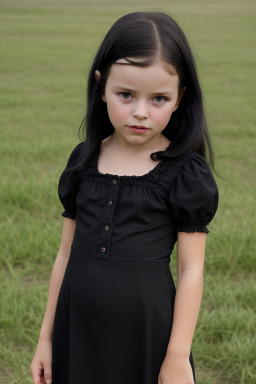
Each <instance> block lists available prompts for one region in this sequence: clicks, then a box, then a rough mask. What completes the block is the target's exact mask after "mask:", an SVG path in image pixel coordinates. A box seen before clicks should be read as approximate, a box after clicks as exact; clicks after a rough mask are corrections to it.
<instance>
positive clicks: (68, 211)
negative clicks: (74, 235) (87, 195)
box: [58, 143, 82, 219]
mask: <svg viewBox="0 0 256 384" xmlns="http://www.w3.org/2000/svg"><path fill="white" fill-rule="evenodd" d="M81 144H82V143H79V144H78V145H77V146H76V147H75V148H74V149H73V151H72V152H71V155H70V156H69V159H68V162H67V165H66V167H65V169H64V171H63V172H62V174H61V176H60V179H59V185H58V195H59V199H60V201H61V203H62V205H63V208H64V212H62V216H63V217H69V218H70V219H75V218H76V196H77V193H78V189H79V177H78V172H77V171H68V168H71V167H73V166H75V165H76V164H77V160H78V155H79V152H80V148H81Z"/></svg>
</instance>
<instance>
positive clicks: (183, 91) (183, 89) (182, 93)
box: [173, 87, 186, 112]
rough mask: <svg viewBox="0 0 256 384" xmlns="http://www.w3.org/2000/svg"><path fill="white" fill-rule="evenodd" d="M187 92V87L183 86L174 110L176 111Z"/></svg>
mask: <svg viewBox="0 0 256 384" xmlns="http://www.w3.org/2000/svg"><path fill="white" fill-rule="evenodd" d="M185 92H186V87H183V88H182V90H181V91H180V94H179V96H178V100H177V103H176V105H175V107H174V109H173V112H175V111H176V110H177V109H178V106H179V104H180V102H181V99H182V97H183V96H184V94H185Z"/></svg>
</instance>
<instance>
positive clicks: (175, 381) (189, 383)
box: [157, 355, 194, 384]
mask: <svg viewBox="0 0 256 384" xmlns="http://www.w3.org/2000/svg"><path fill="white" fill-rule="evenodd" d="M157 384H194V378H193V372H192V368H191V365H190V362H189V358H188V357H180V356H177V357H176V356H170V355H166V357H165V359H164V361H163V363H162V366H161V369H160V372H159V375H158V383H157Z"/></svg>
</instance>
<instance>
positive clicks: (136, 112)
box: [133, 101, 149, 119]
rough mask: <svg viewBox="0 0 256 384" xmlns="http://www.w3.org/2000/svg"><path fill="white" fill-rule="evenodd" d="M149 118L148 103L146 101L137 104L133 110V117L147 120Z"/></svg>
mask: <svg viewBox="0 0 256 384" xmlns="http://www.w3.org/2000/svg"><path fill="white" fill-rule="evenodd" d="M148 116H149V113H148V108H147V103H146V102H145V101H141V102H137V103H136V104H135V105H134V109H133V117H137V118H138V119H145V118H147V117H148Z"/></svg>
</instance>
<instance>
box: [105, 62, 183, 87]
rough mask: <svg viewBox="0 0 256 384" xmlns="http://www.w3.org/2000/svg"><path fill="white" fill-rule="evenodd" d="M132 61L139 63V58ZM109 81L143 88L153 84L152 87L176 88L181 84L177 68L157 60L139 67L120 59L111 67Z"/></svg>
mask: <svg viewBox="0 0 256 384" xmlns="http://www.w3.org/2000/svg"><path fill="white" fill-rule="evenodd" d="M129 60H130V58H129ZM131 60H132V61H133V62H135V61H136V62H139V59H138V58H136V59H133V58H131ZM142 61H143V59H142ZM108 81H110V82H111V83H122V84H124V85H125V84H126V83H132V84H135V85H137V86H141V85H144V83H146V84H147V85H150V84H152V86H154V85H159V86H164V85H166V84H168V85H172V86H174V87H175V86H176V85H178V83H179V76H178V74H177V71H176V69H175V67H173V66H172V65H171V64H169V63H166V62H163V61H162V60H157V61H155V62H154V63H152V64H150V65H147V66H139V65H136V64H131V63H129V61H127V60H126V59H119V60H117V61H116V62H115V63H114V64H113V65H112V66H111V68H110V72H109V76H108ZM108 81H107V82H108Z"/></svg>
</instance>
